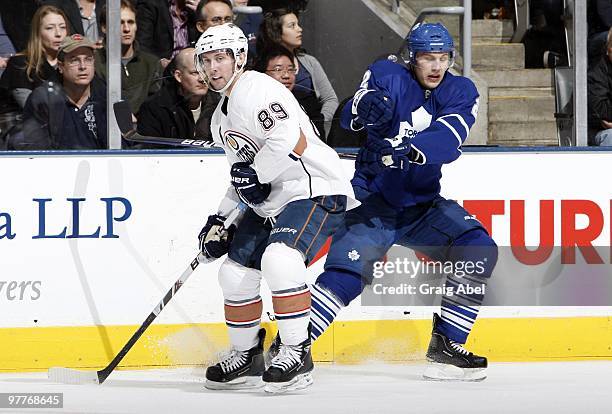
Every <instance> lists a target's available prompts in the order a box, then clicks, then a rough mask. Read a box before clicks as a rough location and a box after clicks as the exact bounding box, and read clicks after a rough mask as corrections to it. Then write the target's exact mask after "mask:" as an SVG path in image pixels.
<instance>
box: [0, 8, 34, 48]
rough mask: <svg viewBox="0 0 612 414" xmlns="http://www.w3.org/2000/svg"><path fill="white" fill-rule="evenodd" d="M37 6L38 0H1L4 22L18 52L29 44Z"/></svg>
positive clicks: (0, 9)
mask: <svg viewBox="0 0 612 414" xmlns="http://www.w3.org/2000/svg"><path fill="white" fill-rule="evenodd" d="M37 8H38V4H37V2H36V0H19V1H11V0H1V1H0V16H2V24H3V25H4V30H5V31H6V34H7V35H8V37H9V38H10V39H11V42H12V43H13V46H14V47H15V50H16V51H17V52H21V51H23V50H25V48H26V47H27V45H28V39H29V37H30V27H31V26H32V17H33V16H34V13H35V12H36V9H37Z"/></svg>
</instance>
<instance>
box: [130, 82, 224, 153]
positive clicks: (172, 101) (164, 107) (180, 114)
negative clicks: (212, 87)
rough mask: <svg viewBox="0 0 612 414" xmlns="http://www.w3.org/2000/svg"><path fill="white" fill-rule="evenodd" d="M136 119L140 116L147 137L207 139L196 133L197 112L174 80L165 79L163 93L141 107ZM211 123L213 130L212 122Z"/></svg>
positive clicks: (142, 132) (145, 146) (156, 146)
mask: <svg viewBox="0 0 612 414" xmlns="http://www.w3.org/2000/svg"><path fill="white" fill-rule="evenodd" d="M213 110H214V108H213ZM136 118H138V132H139V133H140V134H142V135H145V136H152V137H164V138H181V139H188V138H189V139H191V138H197V139H203V137H197V136H196V134H195V131H196V123H195V121H194V119H193V114H192V112H191V110H190V109H189V106H188V103H187V100H185V98H183V96H181V94H180V93H179V86H178V83H177V82H176V81H175V80H174V79H170V80H169V81H168V82H165V83H164V85H163V86H162V88H161V89H160V90H159V92H157V93H156V94H155V95H153V96H151V97H150V98H149V99H147V100H146V101H145V102H144V103H143V104H142V105H141V106H140V111H139V112H138V114H137V115H136ZM208 125H209V130H210V121H209V124H208ZM137 147H139V148H157V149H168V148H171V147H169V146H162V145H155V144H144V145H138V146H137Z"/></svg>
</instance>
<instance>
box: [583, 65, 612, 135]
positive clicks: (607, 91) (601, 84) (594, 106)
mask: <svg viewBox="0 0 612 414" xmlns="http://www.w3.org/2000/svg"><path fill="white" fill-rule="evenodd" d="M587 84H588V104H589V109H588V111H589V141H591V140H592V138H593V137H594V136H595V134H596V133H597V132H599V131H601V130H603V129H604V127H603V126H602V125H601V121H602V120H605V121H609V122H612V62H610V59H609V58H608V56H607V55H606V56H604V57H603V58H601V60H599V63H597V65H595V66H594V67H593V68H592V69H591V70H589V73H588V75H587Z"/></svg>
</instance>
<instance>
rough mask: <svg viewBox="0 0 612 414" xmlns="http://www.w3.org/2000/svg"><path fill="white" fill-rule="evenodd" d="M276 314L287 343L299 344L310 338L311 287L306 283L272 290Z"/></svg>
mask: <svg viewBox="0 0 612 414" xmlns="http://www.w3.org/2000/svg"><path fill="white" fill-rule="evenodd" d="M272 304H273V305H274V316H275V318H276V323H277V324H278V331H279V332H280V336H281V338H282V342H283V344H285V345H299V344H301V343H302V342H304V341H305V340H306V339H307V338H308V323H309V322H310V289H308V286H307V285H306V284H304V285H302V286H300V287H297V288H293V289H285V290H277V291H272Z"/></svg>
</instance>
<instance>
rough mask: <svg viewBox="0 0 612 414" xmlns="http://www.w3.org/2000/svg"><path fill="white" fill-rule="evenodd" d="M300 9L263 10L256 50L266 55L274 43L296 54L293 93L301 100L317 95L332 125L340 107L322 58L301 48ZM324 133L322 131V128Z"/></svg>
mask: <svg viewBox="0 0 612 414" xmlns="http://www.w3.org/2000/svg"><path fill="white" fill-rule="evenodd" d="M296 13H297V12H295V13H294V12H293V11H292V10H291V9H276V10H270V11H268V12H266V13H264V20H263V23H262V24H261V28H260V30H259V33H258V34H257V53H260V54H264V53H265V50H266V49H268V48H271V47H273V46H275V45H276V46H279V45H280V46H283V47H285V48H287V49H289V51H290V52H292V53H293V55H294V58H293V63H294V65H295V67H296V69H297V72H296V80H295V87H294V88H293V91H292V92H293V95H295V97H296V98H298V99H303V98H306V97H308V96H309V95H310V96H311V97H313V96H314V97H316V99H318V101H319V102H320V103H321V113H322V114H323V117H324V119H325V122H326V125H327V123H329V124H331V121H332V119H333V117H334V113H335V111H336V109H337V108H338V97H337V96H336V92H334V88H333V87H332V85H331V83H330V82H329V79H328V78H327V75H326V74H325V71H324V70H323V67H322V66H321V64H320V63H319V61H318V60H317V59H316V58H315V57H314V56H311V55H308V54H306V53H305V52H304V50H303V49H302V28H301V27H300V24H299V20H298V16H297V15H296ZM321 133H323V131H321Z"/></svg>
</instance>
